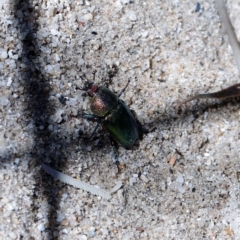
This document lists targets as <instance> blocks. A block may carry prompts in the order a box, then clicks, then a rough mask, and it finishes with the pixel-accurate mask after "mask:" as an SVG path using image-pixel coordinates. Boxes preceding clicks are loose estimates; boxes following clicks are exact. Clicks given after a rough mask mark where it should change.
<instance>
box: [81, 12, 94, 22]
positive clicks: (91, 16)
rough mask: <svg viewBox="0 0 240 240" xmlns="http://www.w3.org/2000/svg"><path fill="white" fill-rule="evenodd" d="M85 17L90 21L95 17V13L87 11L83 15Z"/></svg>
mask: <svg viewBox="0 0 240 240" xmlns="http://www.w3.org/2000/svg"><path fill="white" fill-rule="evenodd" d="M83 18H84V19H85V20H86V21H90V20H92V19H93V15H92V14H91V13H87V14H85V15H84V16H83Z"/></svg>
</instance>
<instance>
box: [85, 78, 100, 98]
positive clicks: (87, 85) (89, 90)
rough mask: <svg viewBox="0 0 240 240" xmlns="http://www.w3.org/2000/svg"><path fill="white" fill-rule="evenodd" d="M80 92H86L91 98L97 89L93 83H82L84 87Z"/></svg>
mask: <svg viewBox="0 0 240 240" xmlns="http://www.w3.org/2000/svg"><path fill="white" fill-rule="evenodd" d="M81 90H83V91H86V92H87V93H88V96H89V97H93V96H94V95H95V93H96V92H97V90H98V87H97V85H95V84H94V83H93V82H90V81H86V82H85V83H84V87H83V88H82V89H81Z"/></svg>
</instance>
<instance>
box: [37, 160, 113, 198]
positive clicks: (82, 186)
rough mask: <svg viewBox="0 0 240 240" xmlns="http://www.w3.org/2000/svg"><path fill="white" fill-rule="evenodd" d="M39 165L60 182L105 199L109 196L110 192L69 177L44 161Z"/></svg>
mask: <svg viewBox="0 0 240 240" xmlns="http://www.w3.org/2000/svg"><path fill="white" fill-rule="evenodd" d="M41 165H42V168H43V169H44V170H45V171H46V172H47V173H49V174H50V175H51V176H53V177H54V178H56V179H58V180H60V181H62V182H65V183H67V184H70V185H72V186H74V187H76V188H80V189H82V190H85V191H87V192H90V193H91V194H94V195H98V196H100V197H102V198H107V199H109V198H111V193H110V192H108V191H105V190H102V189H99V188H96V187H94V186H92V185H90V184H88V183H85V182H82V181H80V180H77V179H75V178H72V177H69V176H68V175H65V174H63V173H61V172H59V171H57V170H55V169H53V168H51V167H49V166H48V165H46V164H45V163H41Z"/></svg>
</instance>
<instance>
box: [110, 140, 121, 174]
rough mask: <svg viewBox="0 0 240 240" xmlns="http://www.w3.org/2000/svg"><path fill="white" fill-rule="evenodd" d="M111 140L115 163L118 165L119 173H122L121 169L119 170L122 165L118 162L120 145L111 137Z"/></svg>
mask: <svg viewBox="0 0 240 240" xmlns="http://www.w3.org/2000/svg"><path fill="white" fill-rule="evenodd" d="M109 138H110V142H111V145H112V147H113V154H114V159H115V163H116V165H117V168H118V173H119V172H120V168H119V165H120V163H119V160H118V143H117V142H116V141H115V140H114V139H113V138H112V137H111V136H109Z"/></svg>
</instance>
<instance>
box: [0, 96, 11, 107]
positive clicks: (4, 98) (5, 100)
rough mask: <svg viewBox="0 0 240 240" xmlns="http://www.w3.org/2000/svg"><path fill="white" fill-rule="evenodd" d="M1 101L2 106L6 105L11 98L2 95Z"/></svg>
mask: <svg viewBox="0 0 240 240" xmlns="http://www.w3.org/2000/svg"><path fill="white" fill-rule="evenodd" d="M0 103H1V105H2V106H4V107H5V106H7V105H8V103H9V100H8V99H7V98H6V97H4V96H2V97H1V100H0Z"/></svg>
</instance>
